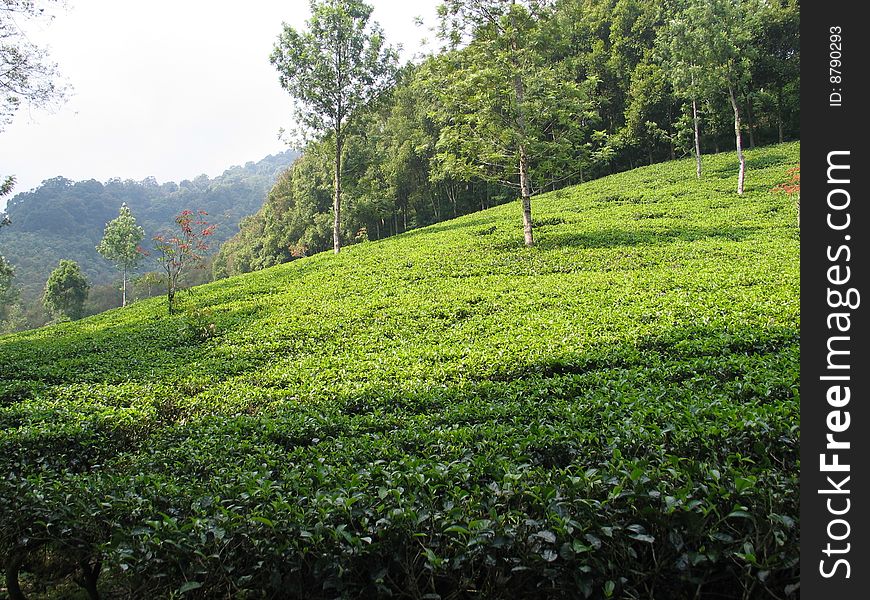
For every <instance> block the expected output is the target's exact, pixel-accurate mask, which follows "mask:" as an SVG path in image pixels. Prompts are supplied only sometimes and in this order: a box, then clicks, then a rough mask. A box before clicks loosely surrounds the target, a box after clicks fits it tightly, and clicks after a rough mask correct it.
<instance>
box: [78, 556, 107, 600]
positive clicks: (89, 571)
mask: <svg viewBox="0 0 870 600" xmlns="http://www.w3.org/2000/svg"><path fill="white" fill-rule="evenodd" d="M79 566H80V567H81V569H82V576H81V577H79V578H77V579H76V583H78V584H79V585H80V586H81V587H82V588H84V590H85V591H86V592H87V593H88V598H90V600H100V593H99V592H98V591H97V579H99V577H100V569H101V568H102V566H103V564H102V563H101V562H100V561H99V560H98V561H97V562H96V563H95V564H94V565H93V566H91V564H90V562H88V561H86V560H83V561H81V563H80V564H79Z"/></svg>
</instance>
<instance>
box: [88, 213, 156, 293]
mask: <svg viewBox="0 0 870 600" xmlns="http://www.w3.org/2000/svg"><path fill="white" fill-rule="evenodd" d="M144 237H145V230H144V229H142V228H141V227H139V226H138V225H136V218H135V217H134V216H133V213H132V212H130V208H129V207H128V206H127V204H126V203H124V204H122V205H121V210H120V211H119V213H118V217H117V218H115V219H113V220H111V221H109V222H108V223H106V229H105V231H104V233H103V239H102V240H100V244H99V246H97V252H99V253H100V255H102V257H103V258H105V259H106V260H109V261H111V262H113V263H115V266H117V267H118V268H119V269H121V272H122V273H123V279H122V280H121V285H122V289H123V292H122V294H123V295H122V300H121V306H126V305H127V273H128V272H130V271H132V270H133V269H135V268H136V267H137V266H138V265H139V263H140V262H142V259H144V258H145V255H144V254H143V252H142V248H141V247H140V246H139V243H140V242H141V241H142V238H144Z"/></svg>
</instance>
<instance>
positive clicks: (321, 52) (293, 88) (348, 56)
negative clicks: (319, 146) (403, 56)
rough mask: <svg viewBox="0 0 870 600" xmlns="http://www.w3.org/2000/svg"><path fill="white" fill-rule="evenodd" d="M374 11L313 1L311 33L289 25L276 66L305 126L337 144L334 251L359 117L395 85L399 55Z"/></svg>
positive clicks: (339, 1) (358, 4)
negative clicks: (349, 140) (347, 151)
mask: <svg viewBox="0 0 870 600" xmlns="http://www.w3.org/2000/svg"><path fill="white" fill-rule="evenodd" d="M371 13H372V7H371V6H369V5H367V4H365V3H364V2H362V1H361V0H323V1H320V2H318V1H316V0H312V1H311V18H310V19H309V20H308V21H307V23H306V24H307V26H308V30H307V31H296V30H295V29H293V28H292V27H290V26H289V25H287V24H284V30H283V32H282V33H281V35H280V36H279V38H278V42H277V43H276V44H275V47H274V50H273V52H272V55H271V63H272V64H273V65H274V66H275V68H276V69H278V71H279V73H280V82H281V87H283V88H284V89H285V90H287V92H288V93H289V94H290V95H291V96H292V97H293V98H294V99H295V100H297V102H298V104H297V110H296V115H297V119H298V121H299V123H300V124H301V126H302V127H303V128H305V129H307V130H309V131H312V132H314V133H316V134H319V135H326V136H329V137H330V138H331V140H332V145H333V152H334V155H333V156H334V160H333V225H332V236H333V249H334V251H335V252H336V253H338V252H339V250H341V183H342V182H341V179H342V171H341V166H342V165H341V161H342V150H343V146H344V142H345V138H346V136H347V133H348V130H349V129H350V128H351V127H352V126H353V120H354V118H355V113H356V112H357V111H359V109H361V108H362V107H364V106H366V105H368V104H369V103H371V102H372V101H373V100H374V99H376V98H377V97H378V96H379V95H380V94H381V93H382V92H383V91H384V90H386V89H387V88H388V86H389V85H390V83H391V82H392V76H393V73H394V72H395V68H396V67H395V65H396V61H397V55H396V52H395V50H393V49H392V48H390V47H387V46H385V45H384V38H383V34H382V32H381V29H380V27H379V26H378V25H377V24H376V23H372V24H369V18H370V16H371Z"/></svg>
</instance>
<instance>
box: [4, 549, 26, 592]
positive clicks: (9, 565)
mask: <svg viewBox="0 0 870 600" xmlns="http://www.w3.org/2000/svg"><path fill="white" fill-rule="evenodd" d="M26 556H27V555H26V554H25V553H24V552H23V551H20V552H17V553H15V554H12V555H11V556H10V557H9V558H8V559H7V562H6V593H7V594H8V595H9V598H10V600H27V597H26V596H25V595H24V593H23V592H22V591H21V586H20V585H19V583H18V573H19V572H20V571H21V566H22V565H23V564H24V559H25V557H26Z"/></svg>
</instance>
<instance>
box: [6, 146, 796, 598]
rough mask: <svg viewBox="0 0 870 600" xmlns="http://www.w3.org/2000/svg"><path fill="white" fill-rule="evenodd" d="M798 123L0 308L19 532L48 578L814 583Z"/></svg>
mask: <svg viewBox="0 0 870 600" xmlns="http://www.w3.org/2000/svg"><path fill="white" fill-rule="evenodd" d="M799 150H800V148H799V145H798V144H785V145H779V146H773V147H769V148H766V149H759V150H753V151H750V152H748V153H747V159H748V168H749V171H748V177H747V188H746V189H747V192H746V193H745V194H744V195H743V196H742V197H738V196H737V195H736V194H735V193H734V187H735V173H736V168H737V164H736V158H735V157H734V156H733V155H732V154H721V155H715V156H709V157H705V175H704V178H703V179H702V180H701V181H696V179H695V177H694V163H693V162H691V161H676V162H671V163H665V164H659V165H653V166H650V167H644V168H640V169H635V170H633V171H630V172H626V173H622V174H618V175H614V176H610V177H606V178H604V179H600V180H597V181H594V182H590V183H586V184H583V185H580V186H576V187H572V188H567V189H564V190H561V191H558V192H552V193H548V194H544V195H541V196H538V197H535V198H534V200H533V211H534V212H533V214H534V218H535V221H536V224H537V228H536V235H537V245H536V246H535V247H534V248H526V247H524V246H523V242H522V232H521V226H520V212H519V208H518V207H517V206H516V204H510V205H503V206H499V207H496V208H492V209H489V210H486V211H482V212H479V213H475V214H472V215H467V216H465V217H461V218H458V219H455V220H453V221H447V222H444V223H440V224H437V225H433V226H430V227H426V228H423V229H419V230H414V231H411V232H408V233H405V234H402V235H399V236H396V237H394V238H390V239H387V240H384V241H381V242H365V243H361V244H358V245H354V246H352V247H348V248H346V249H344V250H343V251H342V252H341V254H340V255H337V256H336V255H332V254H331V253H323V254H318V255H315V256H311V257H308V258H303V259H299V260H296V261H293V262H291V263H288V264H284V265H280V266H276V267H273V268H270V269H266V270H263V271H259V272H255V273H250V274H246V275H242V276H237V277H232V278H229V279H225V280H221V281H218V282H214V283H211V284H208V285H205V286H201V287H198V288H195V289H193V290H191V291H190V292H189V293H185V294H183V295H182V303H183V307H182V308H183V309H182V311H181V312H180V314H177V315H173V316H171V317H170V316H168V315H167V313H166V307H165V300H163V299H159V298H154V299H150V300H144V301H140V302H136V303H135V304H133V305H131V306H129V307H127V308H126V309H116V310H112V311H109V312H106V313H103V314H100V315H96V316H94V317H90V318H87V319H84V320H82V321H78V322H74V323H66V324H60V325H56V326H52V327H47V328H42V329H39V330H34V331H28V332H23V333H20V334H14V335H11V336H4V337H0V381H2V383H0V428H2V430H0V464H2V472H3V473H8V475H7V476H5V477H4V478H2V480H0V515H2V516H0V519H2V520H0V553H2V554H4V555H6V557H7V563H13V562H14V563H15V564H18V565H19V566H20V567H21V572H22V575H21V581H22V582H23V584H24V585H25V586H26V585H27V583H28V581H32V580H30V579H28V577H29V575H28V574H27V572H28V569H29V570H30V571H35V570H37V569H41V570H40V573H41V575H40V577H41V578H42V579H41V582H42V584H43V585H48V584H50V586H49V587H54V589H55V593H61V595H62V591H63V590H68V592H67V593H72V592H71V591H69V590H73V589H74V587H75V584H74V583H72V575H71V573H78V576H79V577H80V578H81V579H82V580H83V581H87V580H89V578H90V580H93V581H97V576H99V579H98V587H99V588H100V589H101V590H102V591H103V592H104V594H105V595H106V596H107V597H134V598H135V597H168V596H170V595H172V594H176V595H178V596H183V597H191V598H215V597H234V598H266V597H268V598H303V597H304V598H335V597H378V596H380V597H388V596H390V595H392V596H393V597H406V598H433V599H434V598H465V597H482V598H490V597H496V598H497V597H508V596H509V597H525V598H577V597H581V598H582V597H593V598H606V597H614V596H615V597H645V598H646V597H655V598H690V597H692V598H721V597H746V598H754V597H766V594H767V592H768V591H770V592H772V593H773V594H775V595H776V596H777V597H787V596H789V595H792V594H794V593H796V591H795V590H796V589H797V588H796V583H797V581H798V564H797V561H798V535H799V534H798V523H797V520H798V474H799V453H798V440H799V356H800V355H799V338H800V318H799V257H798V254H799V238H798V231H797V226H796V211H795V207H794V205H793V203H792V200H790V199H789V198H787V197H786V196H785V195H782V194H776V193H772V192H771V188H772V187H774V186H775V185H777V184H779V183H780V182H782V181H784V180H785V179H786V171H787V169H788V168H789V167H791V166H792V165H794V164H795V163H796V162H798V160H799ZM16 561H17V562H16ZM97 566H99V568H97ZM34 589H35V588H34ZM58 590H60V591H58Z"/></svg>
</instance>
